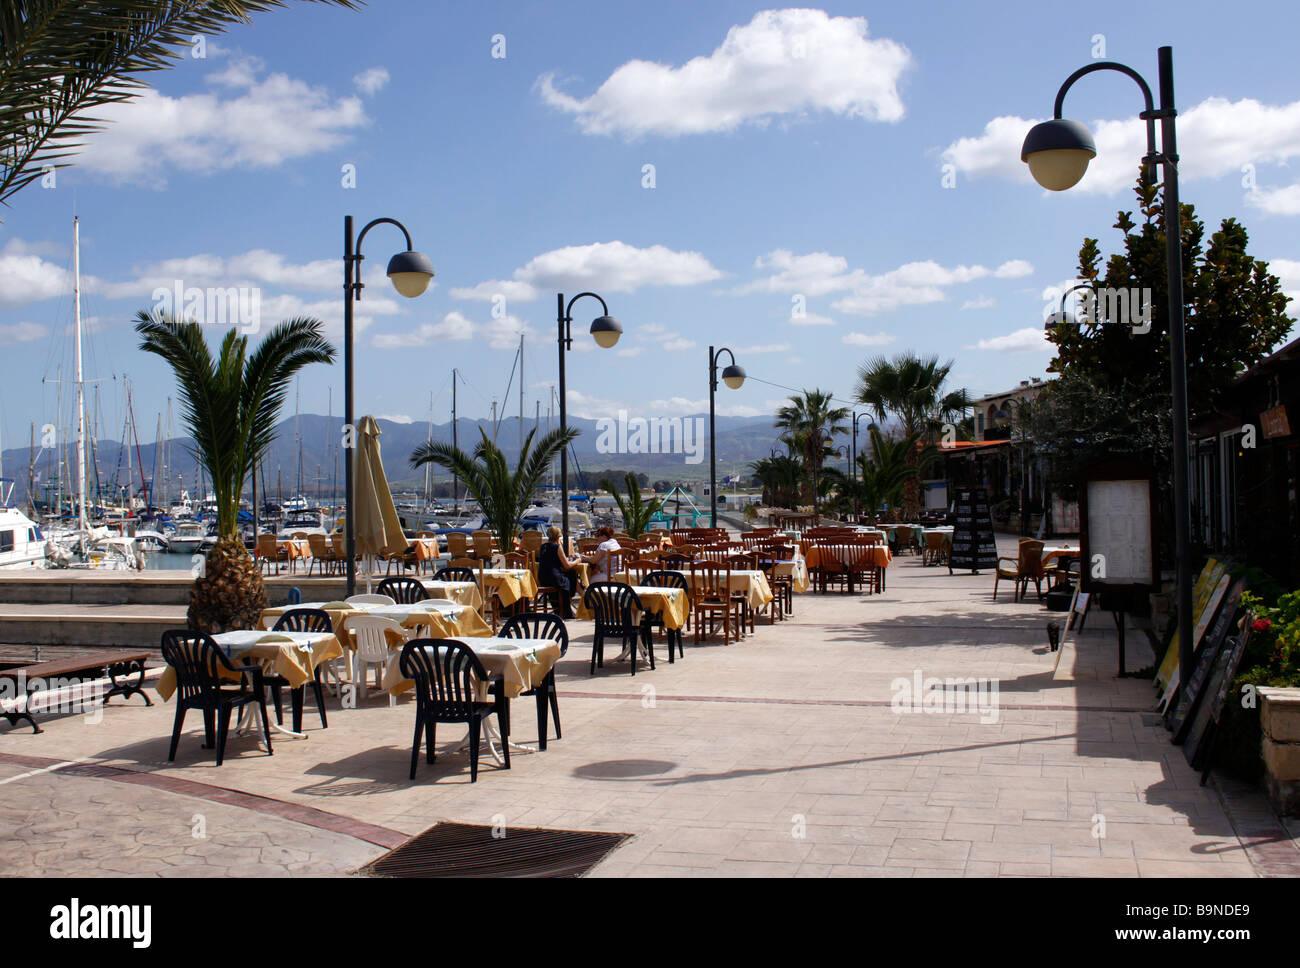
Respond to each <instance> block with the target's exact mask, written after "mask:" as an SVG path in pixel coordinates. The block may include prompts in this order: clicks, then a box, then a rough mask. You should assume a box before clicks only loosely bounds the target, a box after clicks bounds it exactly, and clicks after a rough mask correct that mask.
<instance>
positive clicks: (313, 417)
mask: <svg viewBox="0 0 1300 968" xmlns="http://www.w3.org/2000/svg"><path fill="white" fill-rule="evenodd" d="M569 424H570V426H572V427H574V428H576V429H578V430H579V431H581V436H579V437H578V439H577V440H576V441H575V442H574V445H573V451H572V453H571V455H570V460H569V474H570V480H571V482H573V484H574V486H580V484H579V472H580V471H581V473H582V474H583V475H584V477H585V479H586V486H588V487H595V486H596V485H597V483H598V479H599V478H598V475H597V474H596V472H598V471H604V470H609V469H619V470H632V471H636V472H638V473H644V474H646V475H647V476H648V477H649V478H650V479H651V480H652V481H654V480H659V479H667V480H672V481H699V480H707V479H708V476H709V459H708V458H709V452H708V415H707V414H704V415H697V416H695V417H687V418H683V423H672V424H671V425H663V426H657V427H651V426H650V425H648V424H647V425H645V426H643V427H640V428H638V426H637V425H636V424H635V423H632V422H629V424H628V425H625V427H624V428H623V433H622V439H621V441H620V439H619V433H618V428H617V427H616V426H615V427H612V428H611V427H610V426H609V425H608V424H606V425H602V426H601V427H598V426H597V422H596V421H594V420H583V419H579V418H574V419H572V420H570V422H569ZM297 426H298V433H299V436H300V437H301V455H302V457H301V465H302V482H303V486H302V490H303V491H304V493H306V494H308V495H313V494H316V493H318V492H319V493H328V492H329V491H330V488H331V486H332V483H333V479H334V477H335V474H336V468H337V493H339V494H341V493H342V491H343V463H342V460H343V458H342V451H341V449H340V448H339V446H338V445H339V441H340V440H341V435H342V426H343V420H342V418H341V417H334V418H329V417H325V416H321V415H319V414H302V415H300V416H299V417H298V418H297ZM379 426H380V430H381V431H382V436H381V437H380V446H381V448H382V453H383V456H384V468H385V470H386V471H387V472H388V476H389V480H390V482H391V483H392V485H393V487H394V488H395V489H399V488H402V489H404V488H420V487H422V486H423V482H424V472H423V470H416V469H414V468H412V467H411V466H410V461H409V458H410V455H411V452H412V451H413V450H415V448H416V447H417V446H419V445H420V444H421V443H423V442H424V441H425V440H426V439H427V438H428V436H429V430H428V424H427V423H394V422H393V421H390V420H380V421H379ZM531 429H533V421H532V420H525V421H524V432H525V433H527V432H528V431H529V430H531ZM546 430H547V424H546V420H545V419H543V420H542V423H541V432H542V433H545V432H546ZM481 431H486V432H487V434H488V435H489V436H491V434H492V425H491V421H489V420H465V419H462V420H459V421H457V428H456V432H457V436H458V438H459V444H460V446H461V447H462V448H464V449H466V450H471V449H472V448H473V446H474V445H475V444H476V443H477V442H478V441H479V439H480V432H481ZM602 431H603V432H602ZM654 431H658V432H657V434H656V433H654ZM717 434H718V448H717V450H718V454H717V457H718V477H719V478H722V477H725V476H727V475H728V474H735V473H742V472H747V470H748V468H747V467H746V465H747V464H748V463H749V462H750V461H753V460H757V459H758V458H760V457H766V456H768V454H769V453H770V451H771V449H772V448H774V447H778V446H779V445H778V444H777V439H776V438H777V432H776V429H775V428H774V427H773V426H772V418H771V417H769V416H764V417H718V418H717ZM519 436H520V434H519V418H518V417H511V418H508V419H505V420H502V421H501V425H500V427H499V428H498V429H497V431H496V440H497V444H498V446H500V447H501V449H502V450H503V451H505V453H506V455H507V456H508V458H509V459H510V460H511V461H512V462H513V461H514V460H515V459H516V457H517V456H518V449H519ZM652 437H657V438H658V439H659V441H660V442H661V443H662V444H670V445H673V446H674V447H675V449H676V451H677V452H676V453H644V452H638V453H629V452H627V451H629V450H637V451H645V450H648V449H651V448H652V447H653V446H654V441H653V440H652V439H650V438H652ZM433 439H434V440H440V441H451V439H452V427H451V423H450V421H449V422H447V423H443V424H435V425H434V427H433ZM190 443H191V442H190V439H189V438H188V437H186V438H178V439H173V440H171V441H169V442H167V446H166V447H164V454H169V456H170V462H171V466H170V467H168V468H167V470H166V473H165V478H166V495H167V497H168V499H169V500H170V499H173V498H175V497H177V496H178V495H179V492H180V484H179V481H178V475H179V476H180V478H182V479H183V481H184V486H185V488H186V489H188V490H189V492H190V494H191V496H198V495H197V494H196V492H197V490H198V470H197V465H196V463H195V461H194V460H193V458H191V457H190V455H189V451H188V447H189V445H190ZM598 444H600V445H605V446H606V448H607V449H611V450H613V451H614V452H610V453H602V452H600V451H598V450H597V446H598ZM620 447H622V448H623V451H622V452H619V450H618V449H619V448H620ZM336 455H337V459H336ZM92 456H93V459H94V465H93V467H92V470H91V484H92V491H93V486H94V482H95V480H96V477H95V471H96V470H97V472H98V480H99V482H100V485H101V487H102V488H103V490H104V491H105V492H109V491H110V489H111V488H112V487H113V485H114V484H116V485H117V486H118V488H119V489H120V487H121V486H122V485H124V484H125V483H126V481H127V463H128V454H127V452H126V450H125V449H123V448H122V446H121V445H120V443H119V442H118V441H116V440H99V441H97V442H95V444H94V446H93V448H92ZM688 458H690V459H691V460H693V461H697V462H688ZM63 459H64V460H65V461H66V466H65V470H64V482H65V483H64V487H65V490H66V488H67V487H68V486H69V484H68V483H67V482H68V481H69V480H70V476H69V474H68V471H67V469H66V467H67V466H70V467H72V468H73V470H74V472H75V468H76V462H77V458H76V447H75V444H71V445H69V447H68V448H67V452H66V453H65V454H64V455H63ZM0 460H3V465H4V466H3V474H4V476H5V477H10V478H13V479H14V483H15V486H14V500H15V501H23V500H26V497H27V485H28V467H29V463H30V452H29V450H28V448H26V447H21V448H10V449H7V450H5V451H4V452H3V454H0ZM58 460H59V455H58V454H56V453H54V452H52V451H45V452H43V453H41V454H40V456H39V457H38V459H37V461H36V465H35V468H34V476H35V478H36V480H35V490H36V492H37V494H38V495H43V489H44V485H45V483H46V482H51V483H52V482H54V481H55V480H57V478H58ZM129 460H130V464H131V475H130V478H131V483H132V490H133V491H138V490H139V488H140V481H141V473H140V465H141V464H143V466H144V469H145V470H144V475H143V476H144V480H146V481H149V482H152V481H153V478H154V476H155V473H156V470H155V469H156V467H157V463H158V461H157V445H156V444H154V443H152V442H151V443H148V444H146V443H144V442H143V441H141V443H140V446H139V450H138V455H137V449H136V448H135V447H134V446H132V447H131V448H130V455H129ZM298 473H299V442H298V440H296V439H295V437H294V418H293V417H289V418H287V419H285V420H284V421H282V422H281V423H280V424H279V426H278V435H277V440H276V442H275V444H274V445H273V446H272V448H271V452H270V454H269V455H268V457H267V460H266V461H265V462H264V463H263V466H262V470H261V474H260V476H259V480H258V489H259V491H260V490H261V489H262V487H263V482H265V487H266V490H267V491H269V492H270V494H271V496H272V498H273V499H275V498H276V497H278V496H279V495H280V494H281V493H283V495H284V496H285V497H286V498H287V497H289V496H291V495H292V494H294V493H297V491H298ZM557 473H558V472H557ZM447 479H448V475H447V474H446V472H445V471H443V470H441V469H435V473H434V480H435V482H443V481H446V480H447ZM620 483H621V481H620ZM155 493H156V494H157V495H158V497H161V496H162V495H163V489H162V488H161V487H159V488H156V489H155ZM105 499H108V495H107V493H106V494H105Z"/></svg>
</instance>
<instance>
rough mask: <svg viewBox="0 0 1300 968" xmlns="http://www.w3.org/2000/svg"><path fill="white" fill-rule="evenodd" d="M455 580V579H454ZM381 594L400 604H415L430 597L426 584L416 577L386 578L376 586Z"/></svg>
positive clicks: (376, 590) (376, 589) (377, 591)
mask: <svg viewBox="0 0 1300 968" xmlns="http://www.w3.org/2000/svg"><path fill="white" fill-rule="evenodd" d="M453 580H454V579H453ZM375 592H376V593H377V594H380V595H387V596H388V597H389V598H391V599H392V600H393V601H394V602H396V603H397V604H398V605H414V604H415V603H416V602H422V601H424V600H425V599H426V598H428V597H429V593H428V592H427V591H425V590H424V586H423V585H421V584H420V583H419V581H417V580H416V579H414V578H406V577H401V578H385V579H384V580H383V581H381V582H380V583H379V585H378V586H377V587H376V588H375Z"/></svg>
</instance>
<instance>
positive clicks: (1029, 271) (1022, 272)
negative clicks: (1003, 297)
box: [993, 259, 1034, 279]
mask: <svg viewBox="0 0 1300 968" xmlns="http://www.w3.org/2000/svg"><path fill="white" fill-rule="evenodd" d="M1033 274H1034V265H1033V263H1032V262H1027V261H1025V260H1024V259H1009V260H1007V261H1006V262H1004V263H1002V265H1000V266H998V267H997V268H996V269H994V270H993V275H994V276H996V277H997V278H999V279H1019V278H1020V277H1021V276H1032V275H1033Z"/></svg>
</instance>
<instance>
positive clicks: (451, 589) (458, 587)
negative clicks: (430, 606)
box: [419, 578, 483, 609]
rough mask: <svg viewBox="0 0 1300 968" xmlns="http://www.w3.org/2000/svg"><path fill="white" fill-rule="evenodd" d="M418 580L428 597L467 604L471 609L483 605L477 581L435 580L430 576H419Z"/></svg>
mask: <svg viewBox="0 0 1300 968" xmlns="http://www.w3.org/2000/svg"><path fill="white" fill-rule="evenodd" d="M419 581H420V584H421V585H423V586H424V590H425V591H426V592H428V593H429V597H430V598H439V599H443V600H445V601H449V602H455V603H456V604H457V605H468V606H469V607H470V608H473V609H479V608H482V607H483V595H482V593H481V592H480V591H479V588H478V582H475V581H435V580H434V579H432V578H421V579H419Z"/></svg>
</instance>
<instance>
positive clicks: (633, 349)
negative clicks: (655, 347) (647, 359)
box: [617, 346, 645, 357]
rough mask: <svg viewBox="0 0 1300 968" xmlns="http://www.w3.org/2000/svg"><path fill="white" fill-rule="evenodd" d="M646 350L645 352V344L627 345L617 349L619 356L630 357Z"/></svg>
mask: <svg viewBox="0 0 1300 968" xmlns="http://www.w3.org/2000/svg"><path fill="white" fill-rule="evenodd" d="M644 352H645V347H644V346H625V347H623V348H622V349H621V350H618V351H617V353H618V355H619V356H629V357H630V356H640V355H641V354H642V353H644Z"/></svg>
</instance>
